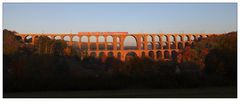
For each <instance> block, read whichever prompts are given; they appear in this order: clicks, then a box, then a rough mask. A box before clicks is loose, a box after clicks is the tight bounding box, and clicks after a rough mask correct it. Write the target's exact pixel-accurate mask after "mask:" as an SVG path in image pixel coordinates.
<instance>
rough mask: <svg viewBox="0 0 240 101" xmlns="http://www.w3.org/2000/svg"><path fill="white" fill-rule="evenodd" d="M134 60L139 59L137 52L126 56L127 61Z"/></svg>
mask: <svg viewBox="0 0 240 101" xmlns="http://www.w3.org/2000/svg"><path fill="white" fill-rule="evenodd" d="M133 58H137V54H136V53H135V52H133V51H132V52H128V53H127V54H126V56H125V60H126V61H128V60H131V59H133Z"/></svg>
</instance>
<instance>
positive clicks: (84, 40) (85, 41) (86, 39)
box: [81, 36, 88, 50]
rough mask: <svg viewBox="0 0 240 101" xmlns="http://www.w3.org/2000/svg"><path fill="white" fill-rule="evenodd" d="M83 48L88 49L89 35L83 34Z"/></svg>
mask: <svg viewBox="0 0 240 101" xmlns="http://www.w3.org/2000/svg"><path fill="white" fill-rule="evenodd" d="M81 42H82V44H81V49H82V50H88V37H87V36H82V37H81Z"/></svg>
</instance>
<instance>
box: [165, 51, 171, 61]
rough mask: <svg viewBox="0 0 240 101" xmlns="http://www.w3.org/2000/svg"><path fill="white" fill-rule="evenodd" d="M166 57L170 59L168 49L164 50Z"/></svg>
mask: <svg viewBox="0 0 240 101" xmlns="http://www.w3.org/2000/svg"><path fill="white" fill-rule="evenodd" d="M164 59H170V54H169V52H168V51H164Z"/></svg>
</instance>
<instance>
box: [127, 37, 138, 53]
mask: <svg viewBox="0 0 240 101" xmlns="http://www.w3.org/2000/svg"><path fill="white" fill-rule="evenodd" d="M136 49H137V38H136V37H134V36H127V37H126V38H125V39H124V50H136Z"/></svg>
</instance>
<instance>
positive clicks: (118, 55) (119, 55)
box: [117, 52, 122, 60]
mask: <svg viewBox="0 0 240 101" xmlns="http://www.w3.org/2000/svg"><path fill="white" fill-rule="evenodd" d="M121 57H122V55H121V52H118V53H117V58H118V59H119V60H121Z"/></svg>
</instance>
